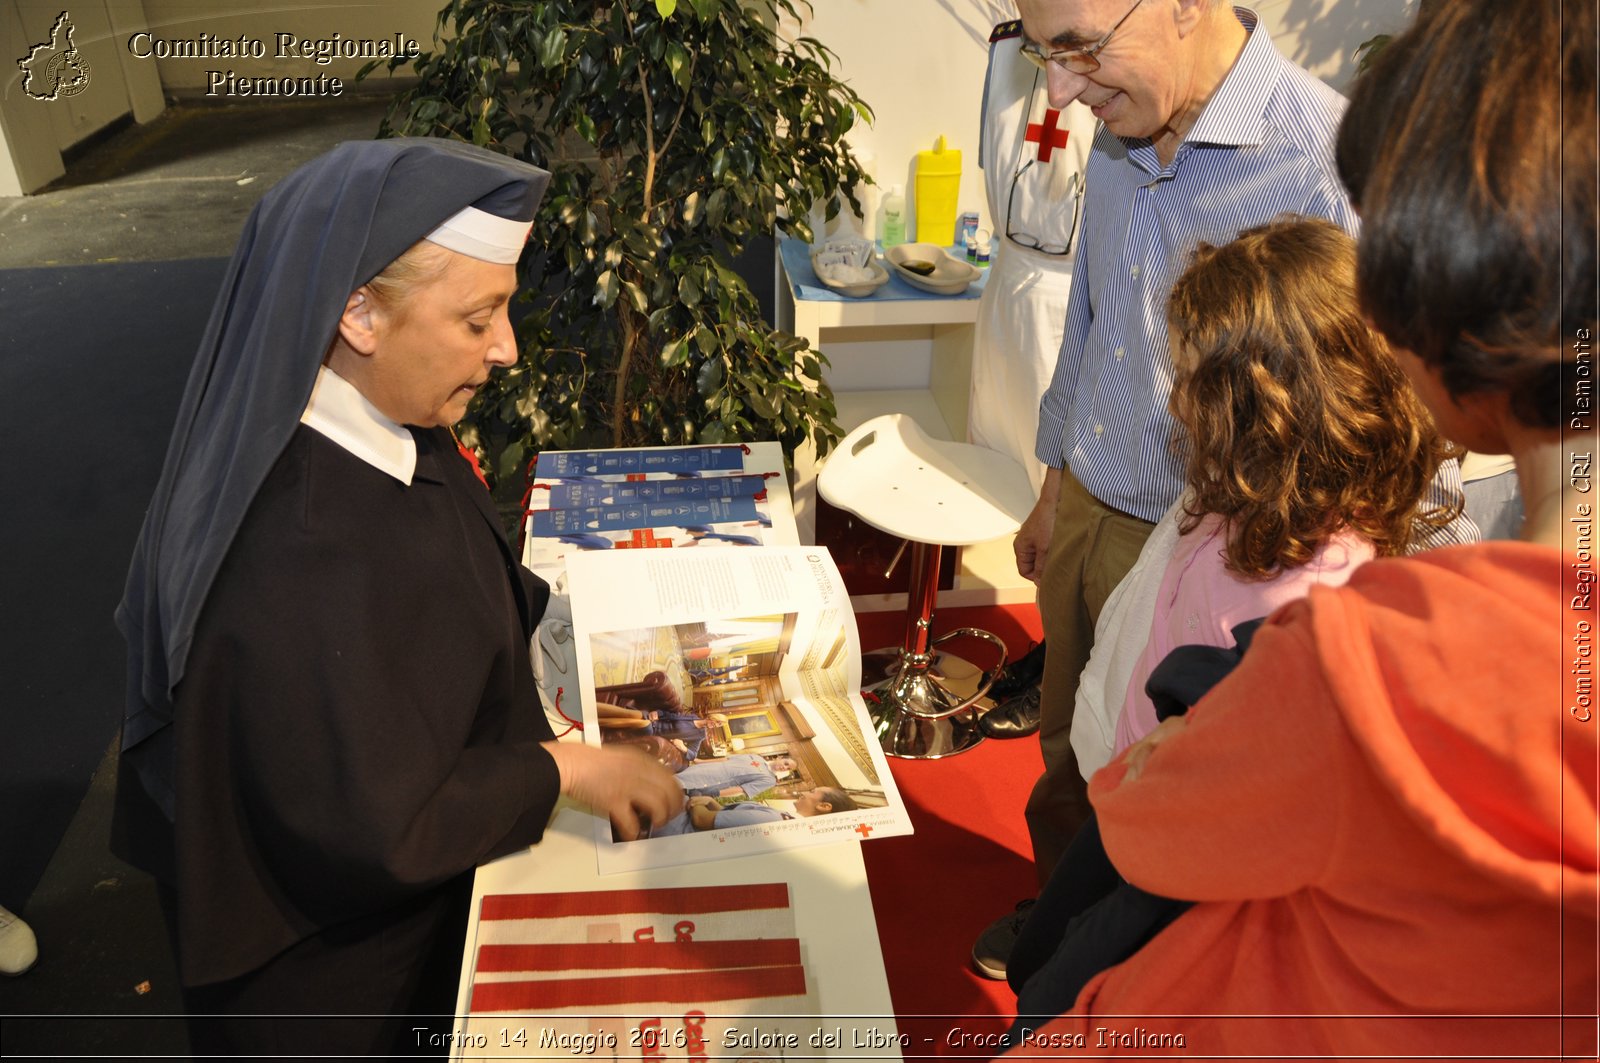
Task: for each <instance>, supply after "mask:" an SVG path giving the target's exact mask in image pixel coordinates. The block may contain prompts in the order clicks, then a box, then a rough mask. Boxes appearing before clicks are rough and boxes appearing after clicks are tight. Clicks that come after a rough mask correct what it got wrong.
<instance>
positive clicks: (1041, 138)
mask: <svg viewBox="0 0 1600 1063" xmlns="http://www.w3.org/2000/svg"><path fill="white" fill-rule="evenodd" d="M1059 121H1061V112H1060V111H1058V110H1056V109H1055V108H1054V107H1047V108H1045V112H1044V121H1043V122H1029V123H1028V131H1027V133H1025V134H1024V135H1023V137H1022V139H1023V140H1031V141H1033V142H1034V143H1035V144H1038V145H1039V161H1040V162H1049V161H1050V153H1051V152H1052V151H1054V150H1055V149H1057V148H1064V147H1066V146H1067V131H1066V130H1065V129H1057V128H1056V123H1057V122H1059Z"/></svg>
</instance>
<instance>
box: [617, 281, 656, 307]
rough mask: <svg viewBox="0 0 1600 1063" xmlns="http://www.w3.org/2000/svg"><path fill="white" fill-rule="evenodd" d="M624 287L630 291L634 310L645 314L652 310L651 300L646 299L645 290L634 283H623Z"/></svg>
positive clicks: (629, 296) (629, 294) (629, 295)
mask: <svg viewBox="0 0 1600 1063" xmlns="http://www.w3.org/2000/svg"><path fill="white" fill-rule="evenodd" d="M622 286H623V287H624V288H626V289H627V291H628V298H629V299H632V300H633V308H634V309H635V310H637V311H639V313H641V314H643V313H646V312H647V311H649V309H650V300H649V299H647V298H645V294H644V289H643V288H641V287H639V286H638V285H637V284H635V283H633V282H632V281H623V282H622Z"/></svg>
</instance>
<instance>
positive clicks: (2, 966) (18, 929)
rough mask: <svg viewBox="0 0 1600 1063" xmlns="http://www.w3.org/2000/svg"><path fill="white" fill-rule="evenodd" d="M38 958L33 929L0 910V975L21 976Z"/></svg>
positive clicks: (37, 944)
mask: <svg viewBox="0 0 1600 1063" xmlns="http://www.w3.org/2000/svg"><path fill="white" fill-rule="evenodd" d="M38 958H39V943H38V941H37V940H35V938H34V936H33V929H32V928H31V927H29V926H28V924H27V923H24V922H23V921H22V920H21V919H20V918H18V917H17V916H15V915H12V914H11V913H10V912H8V911H6V910H5V909H4V908H0V974H13V975H15V974H22V973H24V972H26V971H27V970H28V968H30V967H32V966H33V963H34V961H35V960H37V959H38Z"/></svg>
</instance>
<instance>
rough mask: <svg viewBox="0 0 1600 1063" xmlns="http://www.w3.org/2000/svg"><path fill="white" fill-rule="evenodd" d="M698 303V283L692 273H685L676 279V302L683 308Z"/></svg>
mask: <svg viewBox="0 0 1600 1063" xmlns="http://www.w3.org/2000/svg"><path fill="white" fill-rule="evenodd" d="M699 301H700V282H699V281H698V280H696V279H695V275H694V274H693V273H685V274H684V275H683V276H681V277H679V278H678V302H680V303H682V304H683V305H684V306H694V305H695V304H696V303H698V302H699Z"/></svg>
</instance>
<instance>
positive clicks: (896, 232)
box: [878, 185, 906, 248]
mask: <svg viewBox="0 0 1600 1063" xmlns="http://www.w3.org/2000/svg"><path fill="white" fill-rule="evenodd" d="M878 214H879V216H880V217H881V218H882V219H883V246H884V247H886V248H888V247H894V246H895V245H896V244H903V243H905V242H906V197H905V192H904V190H903V187H902V186H901V185H890V186H889V194H888V195H886V196H884V197H883V202H881V203H879V204H878Z"/></svg>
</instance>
